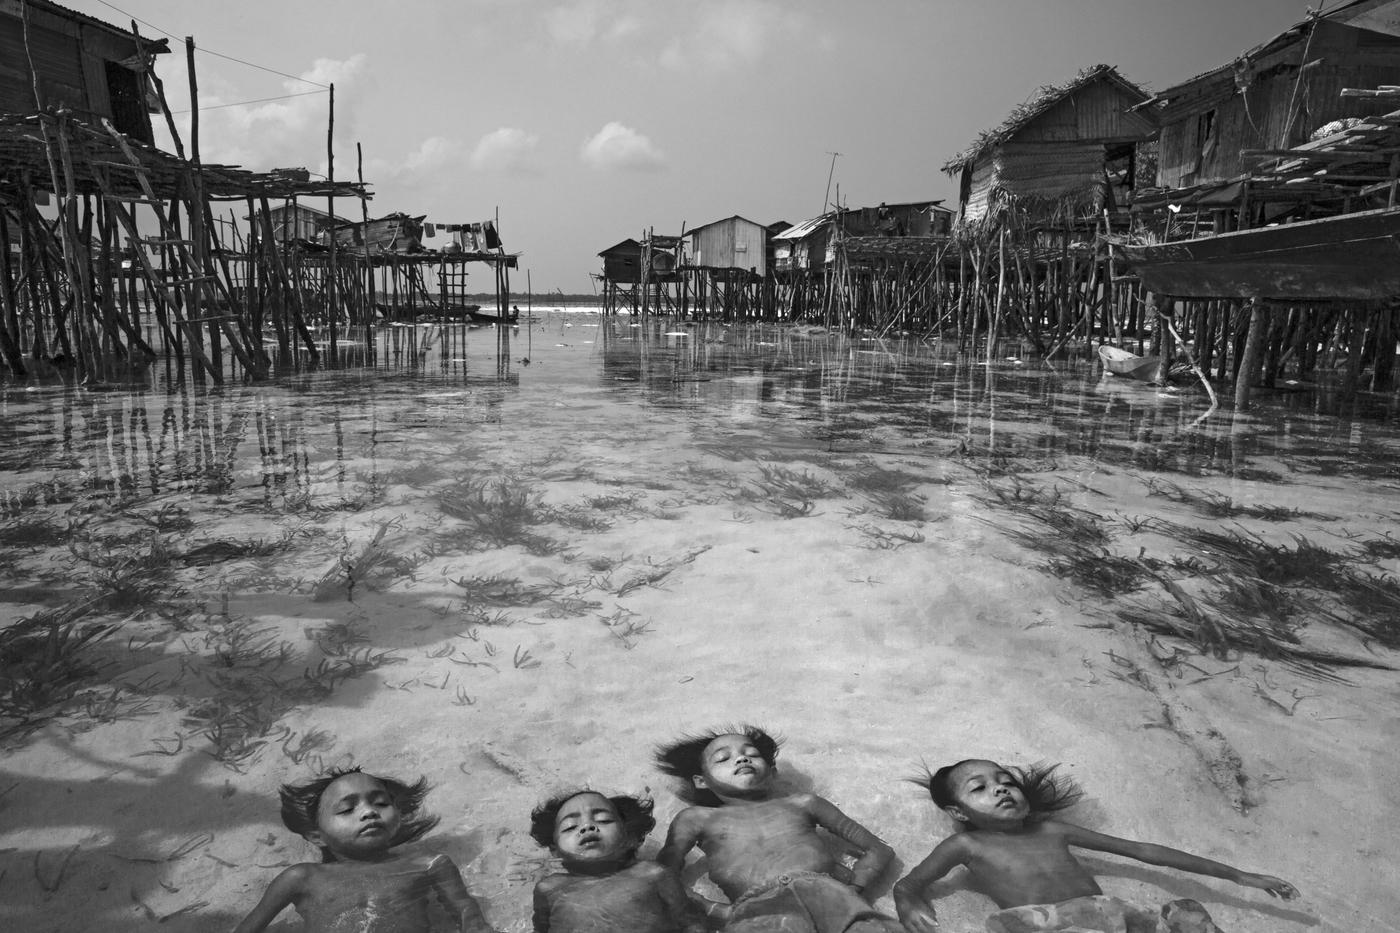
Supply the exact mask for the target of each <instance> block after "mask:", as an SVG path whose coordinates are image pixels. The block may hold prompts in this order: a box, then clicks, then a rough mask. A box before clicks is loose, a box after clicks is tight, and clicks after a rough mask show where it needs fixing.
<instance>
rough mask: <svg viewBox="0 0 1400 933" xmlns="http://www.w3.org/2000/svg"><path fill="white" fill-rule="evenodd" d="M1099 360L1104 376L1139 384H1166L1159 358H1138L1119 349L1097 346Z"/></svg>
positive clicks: (1106, 345)
mask: <svg viewBox="0 0 1400 933" xmlns="http://www.w3.org/2000/svg"><path fill="white" fill-rule="evenodd" d="M1099 359H1100V360H1101V361H1102V362H1103V370H1104V373H1105V374H1106V375H1112V376H1123V377H1125V378H1128V379H1136V380H1137V381H1139V382H1150V383H1153V384H1154V385H1161V384H1162V383H1163V382H1166V371H1165V368H1164V367H1163V366H1162V358H1161V357H1160V356H1138V355H1137V354H1136V353H1129V352H1128V351H1127V350H1124V349H1122V348H1121V347H1110V346H1109V345H1108V344H1106V343H1101V344H1099Z"/></svg>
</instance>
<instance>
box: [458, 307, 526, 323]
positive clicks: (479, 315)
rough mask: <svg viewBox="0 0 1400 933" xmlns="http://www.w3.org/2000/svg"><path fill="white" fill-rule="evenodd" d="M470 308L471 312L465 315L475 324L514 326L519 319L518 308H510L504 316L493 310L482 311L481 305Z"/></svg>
mask: <svg viewBox="0 0 1400 933" xmlns="http://www.w3.org/2000/svg"><path fill="white" fill-rule="evenodd" d="M470 307H471V310H470V311H469V312H468V313H467V317H469V318H470V319H471V320H472V322H473V323H475V324H500V323H501V322H505V323H507V324H514V323H515V322H516V321H518V320H519V319H520V309H519V308H512V309H511V310H510V311H507V312H506V313H505V316H502V315H501V314H500V313H498V312H497V311H496V310H495V309H494V308H493V309H491V310H490V311H483V310H481V305H471V306H470Z"/></svg>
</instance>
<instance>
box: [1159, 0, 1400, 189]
mask: <svg viewBox="0 0 1400 933" xmlns="http://www.w3.org/2000/svg"><path fill="white" fill-rule="evenodd" d="M1396 84H1400V0H1354V2H1351V3H1346V4H1344V5H1342V6H1340V7H1338V8H1336V9H1334V10H1332V11H1331V12H1329V13H1322V14H1320V15H1313V16H1311V17H1309V18H1308V19H1306V20H1304V21H1303V22H1300V23H1298V24H1296V25H1294V26H1292V27H1290V28H1289V29H1287V30H1285V31H1284V32H1283V33H1282V34H1280V35H1278V36H1275V37H1274V38H1272V39H1270V40H1268V41H1267V42H1264V43H1263V44H1261V45H1258V46H1256V47H1255V48H1253V49H1250V50H1249V51H1248V52H1245V53H1244V54H1243V55H1241V56H1240V57H1239V58H1237V59H1235V60H1234V61H1233V62H1228V63H1226V64H1223V65H1221V66H1220V67H1218V68H1215V69H1213V70H1211V71H1207V72H1206V73H1205V74H1201V75H1197V76H1196V77H1194V78H1192V79H1191V80H1189V81H1184V82H1182V83H1181V84H1178V85H1176V86H1174V87H1170V88H1167V89H1166V90H1164V91H1162V92H1161V93H1160V94H1158V95H1157V97H1156V98H1154V103H1156V104H1158V105H1159V106H1160V110H1159V112H1158V114H1157V119H1158V122H1159V123H1160V124H1161V128H1162V130H1161V138H1160V144H1159V151H1158V159H1159V161H1158V170H1157V184H1158V185H1159V186H1160V187H1163V188H1172V189H1174V188H1182V187H1186V186H1190V185H1199V184H1205V183H1208V182H1213V181H1222V180H1226V179H1232V178H1235V177H1236V176H1238V175H1240V174H1241V173H1243V172H1245V171H1246V170H1247V169H1248V168H1249V165H1248V164H1247V163H1246V161H1245V157H1243V156H1242V155H1241V150H1244V149H1273V148H1287V147H1290V146H1295V145H1298V144H1300V143H1303V142H1306V141H1307V140H1308V139H1309V137H1310V136H1312V135H1313V134H1314V133H1316V132H1317V131H1318V130H1319V129H1320V128H1323V127H1325V126H1327V125H1328V124H1329V123H1332V122H1333V121H1336V120H1340V119H1344V118H1348V117H1366V116H1373V115H1379V114H1383V113H1386V112H1387V111H1389V110H1392V109H1394V107H1395V101H1394V100H1393V99H1376V98H1357V97H1348V98H1344V97H1342V96H1341V91H1342V89H1343V88H1375V87H1380V86H1384V85H1396Z"/></svg>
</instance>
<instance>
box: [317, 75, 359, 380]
mask: <svg viewBox="0 0 1400 933" xmlns="http://www.w3.org/2000/svg"><path fill="white" fill-rule="evenodd" d="M326 181H327V182H328V183H329V187H328V188H327V191H326V213H327V214H329V215H330V218H331V219H330V223H331V235H330V237H329V242H328V243H327V245H326V264H327V266H328V267H329V272H328V274H327V275H326V286H325V288H326V321H327V322H328V323H329V324H330V328H331V365H332V366H334V365H335V362H336V357H337V355H338V354H337V353H336V344H335V316H336V313H337V312H338V310H339V309H338V308H337V304H336V274H335V272H336V268H337V266H336V259H335V239H336V237H335V221H334V219H333V218H334V217H335V82H331V88H330V103H329V105H328V108H327V114H326ZM365 234H366V241H365V249H367V250H368V249H369V241H368V234H369V228H368V227H366V228H365Z"/></svg>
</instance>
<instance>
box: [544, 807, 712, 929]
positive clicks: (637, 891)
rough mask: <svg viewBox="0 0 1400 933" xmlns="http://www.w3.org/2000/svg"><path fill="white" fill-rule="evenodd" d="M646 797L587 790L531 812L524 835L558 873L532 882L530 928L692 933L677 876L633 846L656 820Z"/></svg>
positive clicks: (692, 916)
mask: <svg viewBox="0 0 1400 933" xmlns="http://www.w3.org/2000/svg"><path fill="white" fill-rule="evenodd" d="M651 808H652V802H651V801H650V800H647V799H639V798H637V797H627V796H616V797H605V796H603V795H602V794H599V793H596V792H594V791H590V790H574V791H569V792H567V793H563V794H559V795H558V796H556V797H553V798H551V799H550V800H548V801H546V802H544V803H542V804H540V805H539V806H538V807H536V808H535V809H534V811H533V812H532V813H531V814H530V835H531V837H533V838H534V840H535V841H536V842H538V843H539V844H540V845H542V846H544V847H545V848H547V849H549V850H550V851H551V852H553V853H554V854H555V855H557V856H558V857H559V859H560V861H562V862H563V864H564V874H556V875H550V876H549V877H548V878H545V879H544V880H543V881H541V882H540V883H539V884H537V885H535V931H536V933H682V931H684V933H699V931H701V930H703V929H704V923H703V922H702V921H701V920H700V917H699V914H698V912H697V911H696V910H695V909H694V908H693V907H692V905H691V904H690V902H689V901H688V900H687V899H686V896H685V891H684V890H682V889H681V880H680V877H679V876H678V875H677V874H676V873H675V872H674V871H671V870H670V869H669V868H664V867H662V866H661V865H658V864H656V863H655V862H640V861H638V860H637V849H638V848H639V847H640V846H641V844H642V840H644V839H645V838H646V836H647V833H649V832H651V830H652V827H654V826H655V825H656V820H655V819H654V818H653V817H652V815H651Z"/></svg>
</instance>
